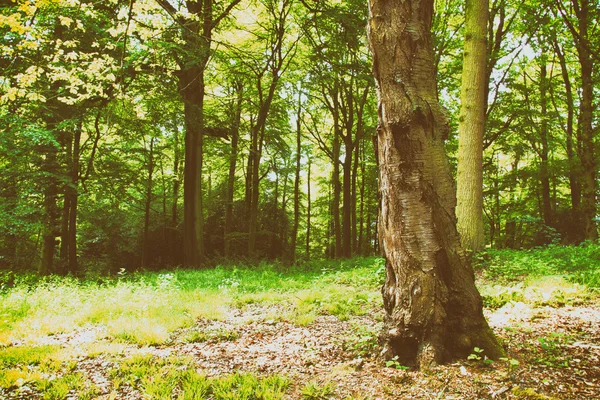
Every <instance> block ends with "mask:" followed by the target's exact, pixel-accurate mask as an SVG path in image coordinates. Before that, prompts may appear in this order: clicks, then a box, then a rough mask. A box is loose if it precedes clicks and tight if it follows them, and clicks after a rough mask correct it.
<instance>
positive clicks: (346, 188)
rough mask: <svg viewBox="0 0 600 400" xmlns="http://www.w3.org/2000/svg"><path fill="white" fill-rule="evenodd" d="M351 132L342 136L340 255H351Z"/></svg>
mask: <svg viewBox="0 0 600 400" xmlns="http://www.w3.org/2000/svg"><path fill="white" fill-rule="evenodd" d="M351 134H352V132H346V135H345V136H344V150H345V152H346V154H345V156H344V163H343V165H342V167H343V168H342V172H343V185H342V189H343V192H344V193H343V205H342V254H341V255H342V257H348V258H349V257H351V256H352V136H351Z"/></svg>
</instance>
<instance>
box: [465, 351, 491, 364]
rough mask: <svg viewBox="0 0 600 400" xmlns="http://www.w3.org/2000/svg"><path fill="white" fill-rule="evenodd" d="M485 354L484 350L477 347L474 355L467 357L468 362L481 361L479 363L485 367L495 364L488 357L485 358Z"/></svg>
mask: <svg viewBox="0 0 600 400" xmlns="http://www.w3.org/2000/svg"><path fill="white" fill-rule="evenodd" d="M483 352H484V350H483V349H480V348H479V347H475V348H473V353H471V354H469V356H468V357H467V360H470V361H479V362H482V363H483V364H484V365H489V364H491V363H493V362H494V361H493V360H490V359H489V358H487V356H485V354H483Z"/></svg>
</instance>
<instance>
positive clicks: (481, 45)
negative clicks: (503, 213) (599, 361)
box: [456, 0, 489, 251]
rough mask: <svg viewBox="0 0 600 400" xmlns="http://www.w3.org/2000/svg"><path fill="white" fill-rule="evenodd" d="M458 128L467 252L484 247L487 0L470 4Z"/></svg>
mask: <svg viewBox="0 0 600 400" xmlns="http://www.w3.org/2000/svg"><path fill="white" fill-rule="evenodd" d="M465 13H466V23H465V45H464V60H463V73H462V85H461V95H460V100H461V110H460V118H459V126H458V171H457V179H456V182H457V191H456V193H457V206H456V216H457V219H458V224H457V227H458V232H459V233H460V237H461V242H462V245H463V247H464V248H465V249H467V250H472V251H479V250H481V249H483V246H484V245H485V236H484V225H483V134H484V130H485V116H486V105H487V102H486V99H485V96H486V93H487V90H486V87H487V86H488V84H489V82H488V81H487V80H486V79H487V75H486V62H487V50H486V39H487V29H486V28H487V21H488V14H489V2H488V0H467V2H466V9H465Z"/></svg>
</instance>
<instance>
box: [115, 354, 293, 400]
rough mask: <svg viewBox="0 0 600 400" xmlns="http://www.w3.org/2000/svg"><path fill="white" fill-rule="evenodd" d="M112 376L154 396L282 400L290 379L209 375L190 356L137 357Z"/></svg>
mask: <svg viewBox="0 0 600 400" xmlns="http://www.w3.org/2000/svg"><path fill="white" fill-rule="evenodd" d="M110 375H111V378H112V379H113V381H114V382H116V383H117V384H119V385H120V384H123V383H127V384H128V385H131V386H132V387H135V388H138V389H139V390H141V391H142V393H143V394H144V395H145V396H148V397H149V398H152V399H165V400H166V399H172V398H173V394H174V393H179V395H178V397H177V398H178V399H181V400H201V399H202V400H203V399H214V400H234V399H243V400H279V399H283V396H284V395H285V393H286V390H287V388H288V386H289V384H290V381H289V380H288V379H287V378H285V377H282V376H279V375H271V376H266V377H259V376H256V375H253V374H249V373H236V374H232V375H226V376H222V377H214V378H208V377H206V376H205V375H202V374H199V373H198V372H196V369H195V367H194V365H193V363H192V362H191V360H189V359H185V358H179V357H169V358H160V357H153V356H149V355H142V356H136V357H134V358H132V359H130V360H127V361H126V362H125V363H123V364H122V365H121V366H120V367H119V368H117V369H113V370H112V371H111V373H110Z"/></svg>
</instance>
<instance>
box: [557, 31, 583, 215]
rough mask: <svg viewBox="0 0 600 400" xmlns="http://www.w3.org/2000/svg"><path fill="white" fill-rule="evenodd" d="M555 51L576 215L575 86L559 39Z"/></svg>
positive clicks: (579, 195) (578, 202)
mask: <svg viewBox="0 0 600 400" xmlns="http://www.w3.org/2000/svg"><path fill="white" fill-rule="evenodd" d="M554 51H555V53H556V55H557V56H558V59H559V61H560V71H561V75H562V78H563V83H564V85H565V95H566V99H565V103H566V105H567V126H566V132H565V133H566V147H567V160H568V161H569V187H570V188H571V210H572V214H573V216H576V215H577V213H578V211H579V204H580V201H581V189H580V187H579V181H578V176H577V175H578V169H579V165H578V164H579V163H578V160H577V154H576V152H575V150H574V148H573V137H574V133H573V132H574V130H573V125H574V115H575V110H574V102H573V87H572V85H571V79H570V78H569V70H568V67H567V61H566V59H565V55H564V53H563V51H562V50H561V48H560V46H559V44H558V41H557V40H556V39H554Z"/></svg>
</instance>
